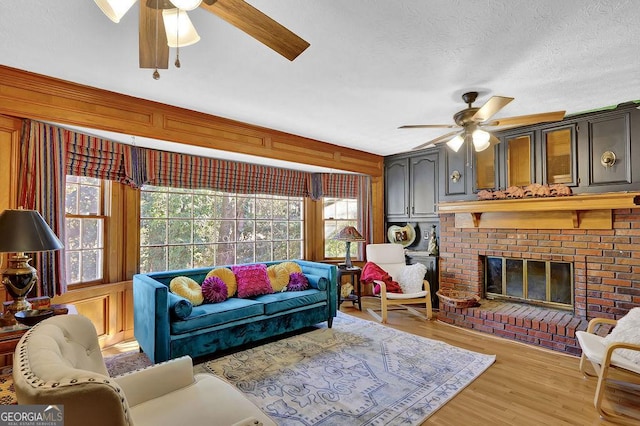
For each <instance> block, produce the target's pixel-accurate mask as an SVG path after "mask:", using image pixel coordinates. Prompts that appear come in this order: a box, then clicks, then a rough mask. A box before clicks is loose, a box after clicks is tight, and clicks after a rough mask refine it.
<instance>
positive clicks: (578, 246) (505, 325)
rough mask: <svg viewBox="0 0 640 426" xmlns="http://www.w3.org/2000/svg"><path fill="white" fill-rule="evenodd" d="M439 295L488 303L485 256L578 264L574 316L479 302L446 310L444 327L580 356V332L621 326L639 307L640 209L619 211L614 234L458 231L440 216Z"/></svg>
mask: <svg viewBox="0 0 640 426" xmlns="http://www.w3.org/2000/svg"><path fill="white" fill-rule="evenodd" d="M440 253H441V257H440V271H441V272H440V288H445V289H446V288H453V289H457V290H464V291H469V292H473V293H475V294H478V295H480V296H482V294H483V280H484V264H483V262H482V257H483V256H504V257H511V258H526V259H540V260H555V261H565V262H573V264H574V285H575V289H574V295H575V298H574V311H573V312H567V311H561V310H556V309H552V308H544V307H537V306H532V305H525V304H520V303H507V302H500V301H490V300H481V306H480V307H477V308H467V309H453V308H450V307H446V306H445V307H442V308H441V311H440V312H439V314H438V318H439V319H440V320H442V321H445V322H448V323H451V324H456V325H459V326H463V327H467V328H472V329H475V330H478V331H483V332H487V333H492V334H496V335H499V336H502V337H506V338H510V339H514V340H519V341H522V342H527V343H531V344H536V345H540V346H544V347H547V348H550V349H554V350H558V351H563V352H567V353H570V354H578V353H579V351H580V350H579V347H578V344H577V342H576V340H575V331H576V330H584V329H586V326H587V323H588V320H589V319H591V318H593V317H607V318H619V317H621V316H622V315H624V314H625V313H627V311H628V310H629V309H631V308H632V307H635V306H640V209H619V210H613V229H611V230H580V229H562V230H543V229H538V230H537V229H513V230H512V229H478V228H456V227H455V222H454V215H453V214H441V215H440Z"/></svg>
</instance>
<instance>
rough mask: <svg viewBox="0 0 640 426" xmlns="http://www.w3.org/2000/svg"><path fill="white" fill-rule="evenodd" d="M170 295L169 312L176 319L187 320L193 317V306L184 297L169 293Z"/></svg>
mask: <svg viewBox="0 0 640 426" xmlns="http://www.w3.org/2000/svg"><path fill="white" fill-rule="evenodd" d="M168 295H169V312H170V313H171V317H172V318H174V319H185V318H186V317H188V316H189V315H191V311H193V304H192V303H191V302H189V301H188V300H187V299H185V298H184V297H182V296H178V295H177V294H174V293H171V292H169V293H168Z"/></svg>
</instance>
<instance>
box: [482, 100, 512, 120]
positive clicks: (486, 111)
mask: <svg viewBox="0 0 640 426" xmlns="http://www.w3.org/2000/svg"><path fill="white" fill-rule="evenodd" d="M512 100H513V98H507V97H504V96H492V97H491V99H489V100H488V101H487V102H485V104H484V105H482V106H481V107H480V109H479V110H478V111H476V113H475V114H473V117H472V120H473V121H477V122H481V121H486V120H488V119H490V118H491V117H493V116H494V115H495V114H496V113H497V112H498V111H500V110H501V109H502V108H504V107H505V106H507V104H508V103H509V102H511V101H512Z"/></svg>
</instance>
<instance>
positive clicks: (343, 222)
mask: <svg viewBox="0 0 640 426" xmlns="http://www.w3.org/2000/svg"><path fill="white" fill-rule="evenodd" d="M322 220H323V222H324V257H325V259H332V258H342V259H344V257H345V242H344V241H336V240H334V239H332V237H333V236H334V235H335V234H336V233H337V232H340V230H341V229H342V228H344V227H345V226H349V225H350V226H354V227H356V229H357V228H358V200H356V199H355V198H332V197H325V198H323V210H322ZM358 231H360V229H358ZM359 248H360V244H351V257H352V258H353V259H358V258H359Z"/></svg>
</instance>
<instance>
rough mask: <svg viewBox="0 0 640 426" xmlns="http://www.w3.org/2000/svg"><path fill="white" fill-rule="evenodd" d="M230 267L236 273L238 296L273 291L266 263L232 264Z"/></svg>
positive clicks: (242, 296)
mask: <svg viewBox="0 0 640 426" xmlns="http://www.w3.org/2000/svg"><path fill="white" fill-rule="evenodd" d="M231 269H232V270H233V273H234V274H235V275H236V281H237V283H238V297H240V298H246V297H251V296H259V295H261V294H271V293H273V287H271V282H270V281H269V275H267V265H265V264H262V263H258V264H255V265H236V266H232V267H231Z"/></svg>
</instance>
